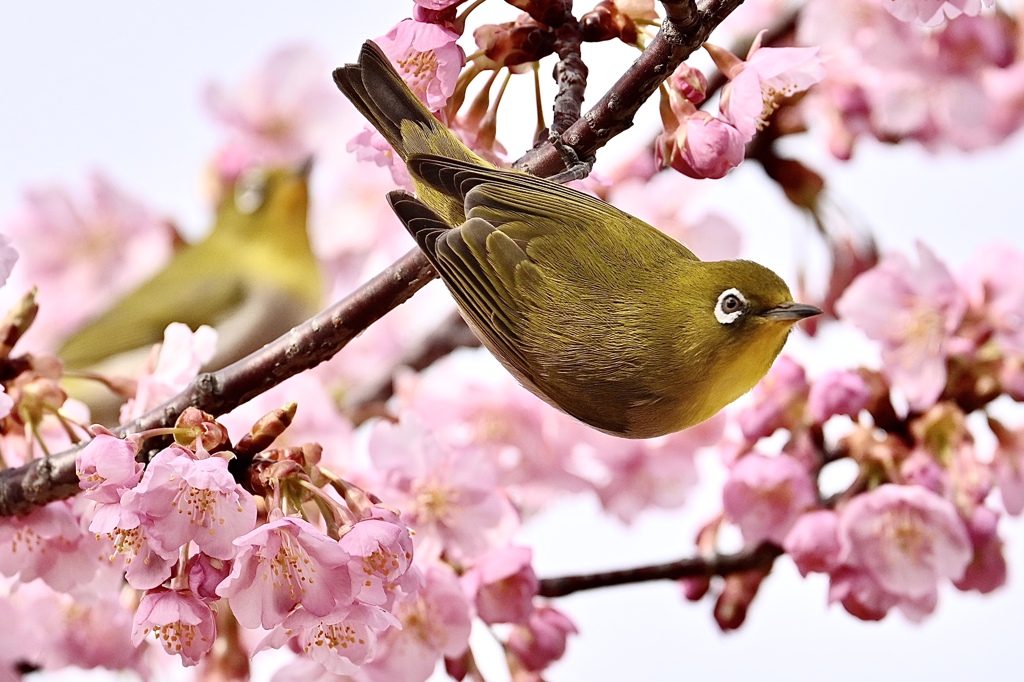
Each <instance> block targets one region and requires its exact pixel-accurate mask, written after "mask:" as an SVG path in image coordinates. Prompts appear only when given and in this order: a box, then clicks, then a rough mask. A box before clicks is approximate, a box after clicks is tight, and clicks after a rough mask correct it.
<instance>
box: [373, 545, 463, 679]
mask: <svg viewBox="0 0 1024 682" xmlns="http://www.w3.org/2000/svg"><path fill="white" fill-rule="evenodd" d="M424 577H425V582H424V586H423V589H422V590H420V591H419V593H418V594H417V596H416V599H414V600H411V601H406V602H402V603H401V604H399V606H398V610H397V614H396V615H397V616H398V618H399V620H400V621H401V622H402V627H401V629H396V628H392V629H390V630H387V631H386V632H384V634H382V635H381V636H380V638H379V639H378V641H377V653H376V655H375V657H374V659H373V660H372V661H370V662H368V663H367V664H365V665H364V666H363V673H364V674H365V675H366V678H367V679H368V680H369V681H370V682H423V680H426V679H427V678H428V677H430V674H431V673H432V672H433V671H434V668H435V667H436V666H437V662H438V660H439V659H440V658H442V657H445V658H457V657H459V656H462V655H463V654H464V653H465V652H466V649H467V647H468V646H469V632H470V627H471V624H472V620H471V617H470V610H471V607H470V604H469V601H468V600H467V599H466V596H465V595H464V594H463V592H462V587H461V586H460V585H459V580H458V578H457V577H456V576H455V574H454V573H453V572H452V570H451V569H450V568H449V567H447V566H443V565H437V564H435V565H428V566H427V567H426V568H425V569H424Z"/></svg>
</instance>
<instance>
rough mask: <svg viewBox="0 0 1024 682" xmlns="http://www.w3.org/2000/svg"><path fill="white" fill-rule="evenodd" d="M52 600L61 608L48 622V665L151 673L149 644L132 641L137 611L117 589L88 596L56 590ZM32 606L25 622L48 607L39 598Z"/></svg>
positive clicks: (45, 662)
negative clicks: (134, 611) (86, 598)
mask: <svg viewBox="0 0 1024 682" xmlns="http://www.w3.org/2000/svg"><path fill="white" fill-rule="evenodd" d="M52 601H53V602H54V606H55V607H56V608H57V609H58V611H57V613H56V614H53V615H54V616H56V618H55V619H54V621H51V622H46V625H45V626H44V627H45V628H46V635H45V639H44V646H43V650H42V656H41V658H42V664H43V667H44V668H46V669H48V670H58V669H61V668H68V667H71V666H74V667H75V668H86V669H88V668H106V669H107V670H125V669H128V670H135V671H136V672H138V673H139V674H140V676H141V677H143V678H145V675H146V673H148V670H147V665H146V663H145V654H146V653H147V650H146V647H144V646H141V647H140V646H135V645H133V644H132V639H131V633H132V618H133V614H132V613H131V612H130V611H129V610H128V608H126V606H125V605H124V604H122V603H121V600H120V599H118V597H117V593H116V592H113V591H111V592H109V593H107V594H104V595H101V596H99V597H93V598H91V599H88V600H84V599H73V598H70V597H68V596H67V595H65V594H54V595H53V597H52ZM32 606H33V607H35V608H33V609H32V610H31V611H26V612H25V614H24V616H23V617H22V619H21V622H22V623H27V622H29V621H30V620H33V619H38V618H40V617H41V614H40V606H41V607H42V608H43V609H46V608H47V606H45V605H40V604H38V602H37V603H36V604H33V605H32ZM51 608H52V607H51ZM49 615H50V614H47V616H49ZM44 618H46V617H44ZM46 620H48V618H46Z"/></svg>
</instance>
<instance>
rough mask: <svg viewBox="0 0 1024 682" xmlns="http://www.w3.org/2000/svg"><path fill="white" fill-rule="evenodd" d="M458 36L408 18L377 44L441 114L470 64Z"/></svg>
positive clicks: (408, 81)
mask: <svg viewBox="0 0 1024 682" xmlns="http://www.w3.org/2000/svg"><path fill="white" fill-rule="evenodd" d="M458 37H459V36H458V34H456V33H454V32H452V31H449V30H448V29H446V28H444V27H443V26H441V25H439V24H428V23H423V22H419V21H413V20H412V19H405V20H403V21H400V22H398V23H397V24H396V25H395V26H394V27H393V28H392V29H391V30H390V31H388V32H387V33H386V34H385V35H383V36H381V37H379V38H376V39H375V41H374V42H376V43H377V45H379V46H380V49H382V50H383V51H384V54H386V55H387V56H388V58H389V59H390V60H391V61H392V63H394V64H395V68H397V69H398V73H399V74H400V75H401V76H402V78H404V79H405V81H406V83H408V85H409V87H410V88H411V89H412V91H413V92H414V93H415V94H416V96H417V97H419V98H420V100H421V101H423V102H424V103H425V104H426V105H427V108H428V109H430V110H431V111H438V110H440V109H442V108H444V105H445V104H447V103H448V98H449V97H451V95H452V93H453V92H455V81H456V80H457V79H458V77H459V72H461V71H462V67H463V66H464V65H465V64H466V56H465V54H464V53H463V52H462V48H461V47H459V46H458V45H456V44H455V41H456V40H457V39H458Z"/></svg>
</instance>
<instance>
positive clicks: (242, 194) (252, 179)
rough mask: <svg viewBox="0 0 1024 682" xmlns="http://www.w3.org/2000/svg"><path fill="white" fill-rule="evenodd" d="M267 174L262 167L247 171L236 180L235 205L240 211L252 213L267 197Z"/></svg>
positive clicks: (246, 213) (247, 213) (245, 213)
mask: <svg viewBox="0 0 1024 682" xmlns="http://www.w3.org/2000/svg"><path fill="white" fill-rule="evenodd" d="M266 191H267V174H266V173H265V172H263V171H262V170H261V169H253V170H249V171H246V172H245V173H243V174H242V175H241V177H239V178H238V180H237V181H236V182H235V206H236V207H237V208H238V212H239V213H242V214H244V215H251V214H253V213H255V212H256V211H258V210H259V208H260V207H261V206H263V201H264V200H265V199H266Z"/></svg>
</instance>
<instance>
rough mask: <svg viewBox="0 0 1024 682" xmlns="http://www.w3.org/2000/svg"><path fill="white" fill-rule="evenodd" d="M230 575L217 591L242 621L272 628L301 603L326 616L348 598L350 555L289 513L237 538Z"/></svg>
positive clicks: (246, 624) (350, 589)
mask: <svg viewBox="0 0 1024 682" xmlns="http://www.w3.org/2000/svg"><path fill="white" fill-rule="evenodd" d="M235 546H236V547H237V548H238V554H237V556H236V557H235V562H234V564H233V565H232V569H231V575H229V576H228V577H227V578H226V579H225V580H224V582H222V583H221V584H220V585H219V586H218V587H217V594H219V595H220V596H221V597H224V598H226V599H229V600H230V601H231V610H232V612H233V613H234V614H235V618H237V619H238V622H239V623H241V624H242V625H244V626H245V627H249V628H255V627H261V626H262V627H264V628H266V629H271V628H273V627H275V626H277V625H279V624H280V623H282V622H283V621H284V619H285V618H286V617H287V616H288V614H289V613H291V611H292V610H293V609H294V608H295V607H297V606H299V605H301V606H302V607H303V608H305V610H306V611H308V612H309V613H311V614H313V615H314V616H320V617H323V616H326V615H328V614H330V613H332V612H334V610H335V609H337V608H342V609H343V610H345V609H347V608H348V607H349V605H350V604H351V603H352V582H351V579H350V577H349V568H348V563H349V555H348V552H346V551H345V550H344V549H342V548H341V545H340V544H338V542H337V541H335V540H332V539H331V538H329V537H327V536H326V535H324V534H323V533H321V532H320V531H318V530H317V529H316V528H315V527H313V526H312V525H311V524H310V523H308V522H307V521H303V520H302V519H298V518H295V517H291V516H285V517H282V518H280V519H277V520H274V521H270V522H269V523H266V524H264V525H262V526H259V527H257V528H256V529H255V530H253V531H252V532H250V533H248V534H246V535H243V536H242V537H240V538H238V539H237V540H235Z"/></svg>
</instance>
